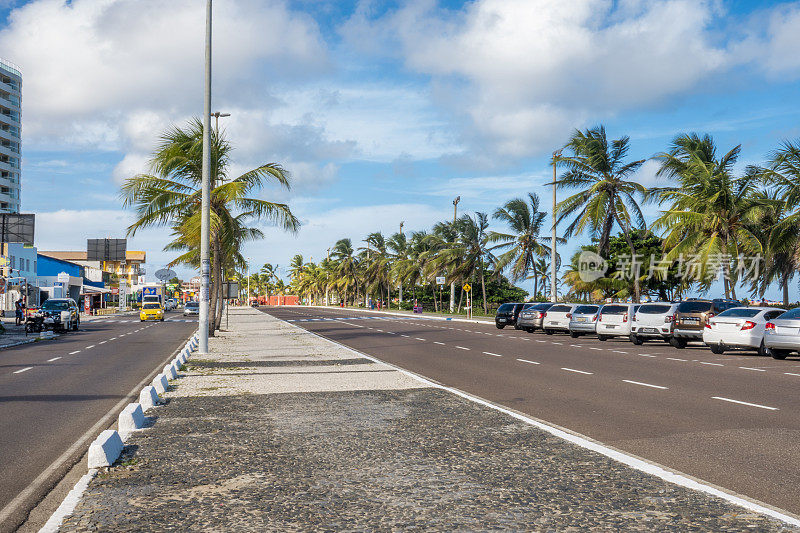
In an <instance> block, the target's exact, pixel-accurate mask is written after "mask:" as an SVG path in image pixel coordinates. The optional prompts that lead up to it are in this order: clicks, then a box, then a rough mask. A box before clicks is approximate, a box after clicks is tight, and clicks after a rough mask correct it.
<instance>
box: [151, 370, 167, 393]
mask: <svg viewBox="0 0 800 533" xmlns="http://www.w3.org/2000/svg"><path fill="white" fill-rule="evenodd" d="M153 387H155V389H156V392H157V393H158V394H164V393H165V392H167V387H169V383H167V376H165V375H164V374H159V375H157V376H156V377H154V378H153Z"/></svg>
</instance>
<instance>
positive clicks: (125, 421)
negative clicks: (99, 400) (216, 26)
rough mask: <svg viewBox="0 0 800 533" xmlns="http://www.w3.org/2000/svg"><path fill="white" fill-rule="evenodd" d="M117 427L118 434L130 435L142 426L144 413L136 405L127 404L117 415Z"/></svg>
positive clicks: (140, 407) (139, 406) (138, 405)
mask: <svg viewBox="0 0 800 533" xmlns="http://www.w3.org/2000/svg"><path fill="white" fill-rule="evenodd" d="M117 426H118V429H119V432H120V433H130V432H131V431H135V430H137V429H141V428H142V427H143V426H144V411H142V406H141V405H140V404H138V403H129V404H128V405H126V406H125V409H123V410H122V412H121V413H120V414H119V419H118V420H117Z"/></svg>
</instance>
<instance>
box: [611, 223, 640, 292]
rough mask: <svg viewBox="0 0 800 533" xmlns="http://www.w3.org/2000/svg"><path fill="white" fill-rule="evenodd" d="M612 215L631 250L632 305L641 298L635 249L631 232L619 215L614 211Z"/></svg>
mask: <svg viewBox="0 0 800 533" xmlns="http://www.w3.org/2000/svg"><path fill="white" fill-rule="evenodd" d="M614 215H615V216H616V217H617V222H619V225H620V227H621V228H622V231H623V233H624V234H625V241H626V242H627V243H628V247H629V248H630V249H631V269H632V270H633V272H631V273H632V274H633V300H634V303H639V301H640V297H641V291H640V289H639V272H638V271H637V270H638V269H637V268H636V249H635V248H634V247H633V239H631V230H630V228H629V227H628V225H627V224H623V223H622V220H621V219H620V218H619V215H617V214H616V211H614Z"/></svg>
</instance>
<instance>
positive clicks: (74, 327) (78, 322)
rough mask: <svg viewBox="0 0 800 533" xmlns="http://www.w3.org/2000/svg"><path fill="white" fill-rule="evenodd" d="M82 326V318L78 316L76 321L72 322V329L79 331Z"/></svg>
mask: <svg viewBox="0 0 800 533" xmlns="http://www.w3.org/2000/svg"><path fill="white" fill-rule="evenodd" d="M80 327H81V319H80V318H78V319H76V320H75V323H74V324H72V331H78V328H80Z"/></svg>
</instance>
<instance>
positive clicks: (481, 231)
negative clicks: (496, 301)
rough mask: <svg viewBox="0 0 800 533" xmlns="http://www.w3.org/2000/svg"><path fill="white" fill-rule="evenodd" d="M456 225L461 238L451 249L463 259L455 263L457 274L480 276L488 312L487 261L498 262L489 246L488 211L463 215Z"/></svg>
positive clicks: (485, 309)
mask: <svg viewBox="0 0 800 533" xmlns="http://www.w3.org/2000/svg"><path fill="white" fill-rule="evenodd" d="M456 227H457V229H458V234H459V239H458V244H457V246H456V247H455V248H453V249H451V250H449V252H451V253H452V255H455V256H460V257H461V258H462V261H461V263H460V264H457V265H455V274H456V275H459V276H461V277H462V278H464V279H470V278H473V277H474V276H476V275H478V276H480V282H481V291H482V294H483V313H484V314H487V312H488V309H487V307H486V275H485V270H486V262H487V261H488V262H490V263H496V261H497V260H496V258H495V257H494V256H493V255H492V253H491V249H490V248H489V246H488V239H487V234H486V230H487V229H488V227H489V217H488V216H487V215H486V213H481V212H477V213H475V217H474V218H473V217H471V216H469V215H463V216H462V217H461V218H459V219H458V221H457V224H456Z"/></svg>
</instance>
